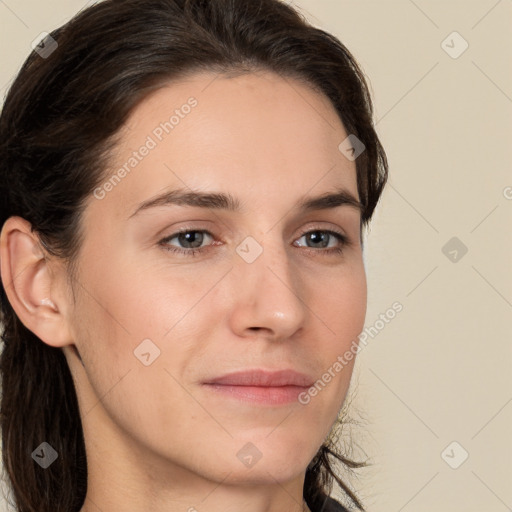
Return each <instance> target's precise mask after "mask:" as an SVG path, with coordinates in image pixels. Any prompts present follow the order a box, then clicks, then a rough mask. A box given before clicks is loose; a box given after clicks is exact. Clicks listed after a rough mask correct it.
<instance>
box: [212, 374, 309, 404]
mask: <svg viewBox="0 0 512 512" xmlns="http://www.w3.org/2000/svg"><path fill="white" fill-rule="evenodd" d="M313 382H314V379H312V378H311V377H309V376H308V375H305V374H303V373H299V372H296V371H295V370H279V371H268V370H262V369H258V370H248V371H238V372H234V373H230V374H227V375H223V376H221V377H216V378H213V379H209V380H208V381H206V382H203V383H202V385H203V387H204V388H205V389H208V390H209V391H212V392H213V393H215V394H217V395H219V396H223V397H225V398H231V399H235V400H240V401H243V402H250V403H254V404H262V405H284V404H289V403H292V402H297V401H298V397H299V395H300V393H302V392H304V391H307V390H308V389H309V388H310V387H311V386H312V385H313Z"/></svg>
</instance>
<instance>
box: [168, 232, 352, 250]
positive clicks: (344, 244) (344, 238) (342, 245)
mask: <svg viewBox="0 0 512 512" xmlns="http://www.w3.org/2000/svg"><path fill="white" fill-rule="evenodd" d="M196 232H197V233H206V234H208V235H209V236H211V237H212V238H215V237H214V236H213V235H212V234H211V233H210V232H209V231H208V230H206V229H198V228H193V229H192V228H183V229H181V230H179V231H177V232H176V233H173V234H172V235H169V236H166V237H165V238H163V239H162V240H160V241H159V242H158V243H159V244H160V245H161V246H162V247H163V249H164V250H165V251H168V252H171V253H174V254H182V255H184V256H197V255H198V254H199V253H204V252H205V251H207V250H209V248H211V247H212V245H208V246H205V247H201V248H199V249H184V248H179V247H175V246H170V245H168V242H169V241H170V240H172V239H173V238H175V237H176V236H178V235H181V234H184V233H196ZM317 232H320V233H327V234H329V235H332V236H334V237H335V238H337V239H338V241H339V242H340V245H339V246H338V247H331V248H328V249H314V248H312V247H303V248H304V249H305V250H306V251H307V252H309V253H312V254H314V255H315V256H317V255H318V253H319V252H323V253H324V254H325V253H327V254H332V255H341V253H342V252H343V251H344V249H345V248H346V247H348V246H350V245H351V241H350V240H349V238H348V237H347V236H346V235H344V234H343V233H339V232H337V231H333V230H330V229H320V228H313V229H310V230H308V231H305V232H304V233H302V235H301V236H300V237H299V238H302V237H303V236H304V235H309V234H310V233H317Z"/></svg>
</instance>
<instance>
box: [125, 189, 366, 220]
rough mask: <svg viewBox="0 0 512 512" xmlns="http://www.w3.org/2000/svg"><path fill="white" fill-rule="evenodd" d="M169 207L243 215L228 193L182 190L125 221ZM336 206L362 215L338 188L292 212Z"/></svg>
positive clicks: (166, 194)
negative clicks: (147, 212)
mask: <svg viewBox="0 0 512 512" xmlns="http://www.w3.org/2000/svg"><path fill="white" fill-rule="evenodd" d="M169 205H179V206H192V207H198V208H206V209H211V210H226V211H230V212H238V213H240V212H242V211H244V208H243V207H242V203H241V202H240V201H239V200H238V199H237V198H236V197H234V196H233V195H231V194H229V193H222V192H198V191H190V190H186V189H176V190H171V191H168V192H164V193H162V194H160V195H157V196H155V197H152V198H150V199H148V200H147V201H144V202H142V203H141V204H139V205H138V207H137V209H136V210H135V211H134V212H133V213H132V214H131V215H130V217H129V218H132V217H134V216H135V215H137V214H138V213H140V212H142V211H144V210H148V209H150V208H155V207H157V206H169ZM339 206H350V207H352V208H355V209H356V210H358V211H359V212H360V213H362V212H363V209H364V206H363V205H362V204H361V202H360V201H359V200H358V199H356V197H354V195H353V194H352V193H351V192H349V191H348V190H346V189H344V188H338V189H336V190H334V191H333V192H326V193H325V194H322V195H319V196H315V197H307V196H304V197H302V198H300V199H299V201H298V202H297V204H296V206H295V208H296V209H298V210H299V212H300V213H307V212H311V211H317V210H327V209H331V208H338V207H339Z"/></svg>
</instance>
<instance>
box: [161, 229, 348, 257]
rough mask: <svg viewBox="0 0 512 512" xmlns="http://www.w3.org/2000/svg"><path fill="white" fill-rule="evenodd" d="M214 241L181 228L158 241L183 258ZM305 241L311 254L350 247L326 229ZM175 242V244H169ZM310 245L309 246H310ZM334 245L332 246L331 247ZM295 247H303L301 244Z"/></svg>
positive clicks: (203, 232)
mask: <svg viewBox="0 0 512 512" xmlns="http://www.w3.org/2000/svg"><path fill="white" fill-rule="evenodd" d="M209 238H210V239H211V240H214V237H213V235H212V234H211V233H210V232H209V231H207V230H205V229H190V228H183V229H181V230H180V231H178V232H176V233H173V234H172V235H169V236H167V237H165V238H163V239H162V240H160V242H159V245H161V246H162V247H163V248H164V249H165V250H166V251H168V252H172V253H175V254H182V255H184V256H196V255H197V254H200V253H203V252H206V251H208V250H209V249H210V248H211V247H212V246H213V245H218V243H215V242H214V243H210V244H207V245H204V243H205V242H208V239H209ZM302 238H305V239H306V246H305V248H304V250H306V251H308V252H311V253H313V254H315V255H316V254H326V253H327V254H331V253H332V254H340V253H341V252H342V251H343V250H344V248H345V247H347V246H348V245H350V241H349V239H348V237H347V236H345V235H344V234H342V233H338V232H337V231H333V230H327V229H314V230H310V231H307V232H306V233H304V234H303V235H302V236H301V237H300V238H299V239H297V240H300V239H302ZM173 240H176V242H177V244H179V245H176V244H174V243H171V242H172V241H173ZM310 244H311V245H310ZM333 244H334V245H333ZM294 245H295V246H296V247H304V246H303V245H302V244H299V245H296V243H294Z"/></svg>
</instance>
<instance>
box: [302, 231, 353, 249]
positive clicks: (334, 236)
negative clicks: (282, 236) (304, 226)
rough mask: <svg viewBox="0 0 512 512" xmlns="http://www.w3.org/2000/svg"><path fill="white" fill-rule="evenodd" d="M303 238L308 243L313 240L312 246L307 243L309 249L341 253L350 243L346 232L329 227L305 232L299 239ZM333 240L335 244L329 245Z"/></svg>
mask: <svg viewBox="0 0 512 512" xmlns="http://www.w3.org/2000/svg"><path fill="white" fill-rule="evenodd" d="M301 238H305V239H306V240H307V242H306V244H308V242H311V244H312V246H309V245H307V249H312V250H313V252H323V253H326V252H327V253H331V252H334V253H341V252H342V251H343V249H344V248H345V247H346V246H347V245H349V239H348V238H347V237H346V236H345V235H344V234H342V233H338V232H337V231H333V230H329V229H314V230H312V231H308V232H306V233H304V234H303V235H302V236H301V237H300V238H299V240H300V239H301ZM331 242H333V243H334V246H332V245H331V247H329V244H330V243H331Z"/></svg>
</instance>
